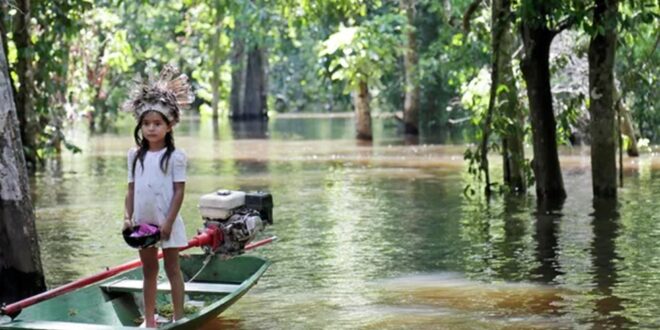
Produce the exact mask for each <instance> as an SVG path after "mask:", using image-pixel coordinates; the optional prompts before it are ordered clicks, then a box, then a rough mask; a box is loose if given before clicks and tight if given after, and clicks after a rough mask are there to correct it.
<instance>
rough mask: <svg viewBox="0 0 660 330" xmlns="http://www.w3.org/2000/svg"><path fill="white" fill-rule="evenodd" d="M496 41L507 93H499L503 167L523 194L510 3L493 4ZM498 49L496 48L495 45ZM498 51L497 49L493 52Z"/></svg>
mask: <svg viewBox="0 0 660 330" xmlns="http://www.w3.org/2000/svg"><path fill="white" fill-rule="evenodd" d="M492 11H493V12H492V15H493V26H498V29H495V28H494V29H493V41H495V40H498V41H499V45H498V46H497V49H498V51H499V55H498V56H497V59H498V60H497V62H496V63H494V64H495V65H496V66H497V72H499V77H498V82H499V85H500V86H502V85H503V86H506V89H505V90H502V91H501V92H498V93H497V102H496V104H497V106H496V107H497V109H498V111H499V112H500V113H501V116H503V117H506V118H509V119H510V121H506V122H505V124H504V126H505V127H503V130H502V131H503V132H504V133H503V136H502V158H503V159H502V164H503V175H504V183H505V184H506V185H507V186H508V187H509V189H510V190H511V191H514V192H524V191H525V190H526V188H527V186H526V183H525V171H524V166H525V151H524V147H523V140H524V138H525V135H524V131H523V128H524V127H525V117H524V115H523V113H522V109H521V108H520V104H519V102H518V88H517V87H516V79H515V77H514V75H513V65H512V61H513V48H514V35H513V33H512V27H511V26H512V24H513V13H512V12H511V2H510V1H509V0H494V1H493V4H492ZM497 31H499V33H500V35H499V37H498V38H495V33H496V32H497ZM493 46H495V45H493ZM493 49H495V48H493Z"/></svg>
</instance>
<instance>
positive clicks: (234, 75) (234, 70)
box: [229, 23, 245, 117]
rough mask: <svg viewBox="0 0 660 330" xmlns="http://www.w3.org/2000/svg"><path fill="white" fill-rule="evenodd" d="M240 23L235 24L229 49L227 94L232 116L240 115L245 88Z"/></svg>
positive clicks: (243, 54)
mask: <svg viewBox="0 0 660 330" xmlns="http://www.w3.org/2000/svg"><path fill="white" fill-rule="evenodd" d="M241 32H242V31H241V24H240V23H237V24H236V30H235V31H234V40H233V46H232V49H231V55H230V62H231V92H230V95H229V109H230V111H231V115H232V117H234V116H240V115H241V113H242V112H243V96H244V92H243V91H244V89H245V40H244V38H243V36H242V35H241Z"/></svg>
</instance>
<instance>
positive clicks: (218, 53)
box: [210, 6, 224, 121]
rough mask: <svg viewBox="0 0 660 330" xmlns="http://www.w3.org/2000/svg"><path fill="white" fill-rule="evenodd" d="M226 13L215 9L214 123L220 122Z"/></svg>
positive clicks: (212, 106) (213, 47) (212, 88)
mask: <svg viewBox="0 0 660 330" xmlns="http://www.w3.org/2000/svg"><path fill="white" fill-rule="evenodd" d="M223 17H224V13H223V12H222V8H220V6H216V8H215V33H214V34H213V37H212V38H213V39H212V40H211V42H210V44H211V49H212V50H211V51H212V54H213V58H212V63H213V66H212V70H213V72H212V76H211V90H212V91H213V98H212V99H211V109H212V110H213V121H217V120H218V116H219V115H218V106H219V103H220V83H221V80H220V66H221V65H222V57H223V55H224V54H223V52H222V49H221V48H220V35H221V32H222V19H223Z"/></svg>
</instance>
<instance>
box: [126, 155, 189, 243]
mask: <svg viewBox="0 0 660 330" xmlns="http://www.w3.org/2000/svg"><path fill="white" fill-rule="evenodd" d="M165 150H167V149H166V148H163V149H161V150H159V151H147V154H146V155H145V156H144V168H143V166H142V164H141V163H140V160H138V161H137V162H136V163H135V176H134V175H133V171H132V170H133V160H134V159H135V157H136V155H137V148H131V149H129V150H128V157H127V158H128V182H134V183H135V184H134V194H133V221H134V222H135V223H136V224H140V223H151V224H154V225H158V226H163V225H164V224H165V218H166V217H167V213H168V212H169V210H170V204H171V202H172V196H174V182H185V181H186V163H187V160H186V155H185V154H184V153H183V152H181V151H180V150H178V149H175V150H174V151H173V152H172V154H171V155H170V159H169V161H168V162H167V168H166V171H165V172H164V173H163V171H162V170H161V168H160V159H161V157H162V156H163V155H165ZM186 245H188V240H187V238H186V228H185V226H184V225H183V219H182V218H181V215H180V214H177V216H176V220H175V221H174V223H173V224H172V233H171V235H170V239H169V240H166V241H165V240H161V246H162V247H163V248H175V247H184V246H186Z"/></svg>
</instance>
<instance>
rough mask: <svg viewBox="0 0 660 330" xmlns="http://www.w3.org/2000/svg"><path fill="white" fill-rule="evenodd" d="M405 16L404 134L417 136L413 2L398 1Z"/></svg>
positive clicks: (417, 110) (417, 82)
mask: <svg viewBox="0 0 660 330" xmlns="http://www.w3.org/2000/svg"><path fill="white" fill-rule="evenodd" d="M399 4H400V6H401V10H402V11H403V12H404V13H405V14H406V18H407V19H408V26H407V28H406V32H405V33H406V49H405V51H404V53H403V63H404V69H405V76H406V82H405V98H404V99H405V101H404V103H403V123H404V133H405V134H410V135H419V77H418V75H417V72H418V69H417V62H418V61H417V39H416V37H415V26H414V23H415V0H400V2H399Z"/></svg>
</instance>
